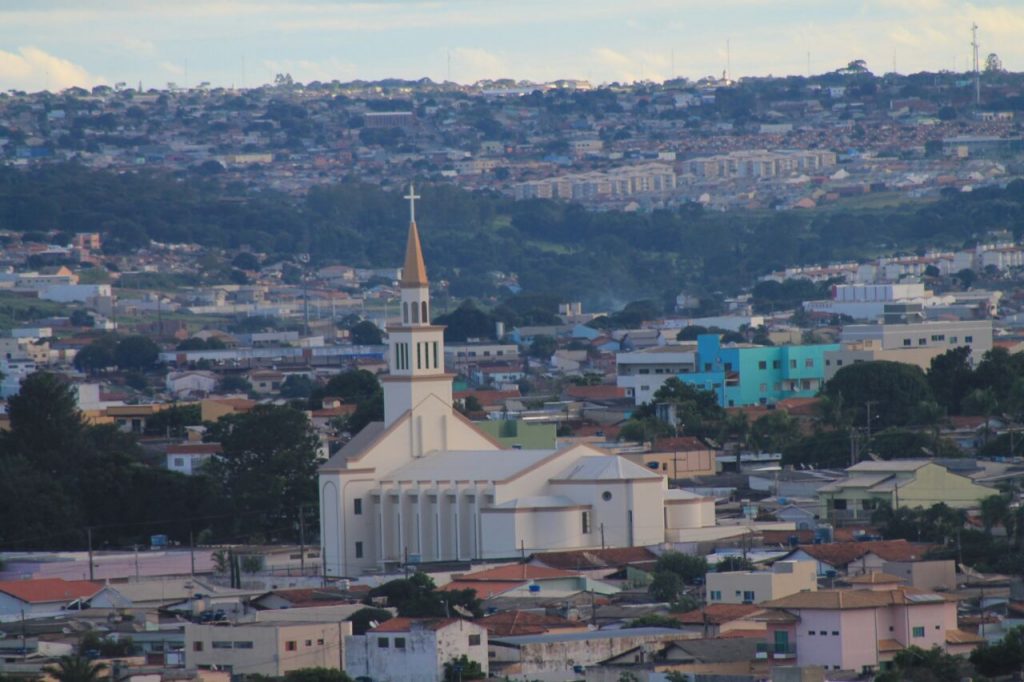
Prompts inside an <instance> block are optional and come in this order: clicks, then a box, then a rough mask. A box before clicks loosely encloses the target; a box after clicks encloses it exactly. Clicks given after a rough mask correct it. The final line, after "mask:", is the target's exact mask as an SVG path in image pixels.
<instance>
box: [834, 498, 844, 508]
mask: <svg viewBox="0 0 1024 682" xmlns="http://www.w3.org/2000/svg"><path fill="white" fill-rule="evenodd" d="M832 508H833V509H839V510H843V509H846V500H832Z"/></svg>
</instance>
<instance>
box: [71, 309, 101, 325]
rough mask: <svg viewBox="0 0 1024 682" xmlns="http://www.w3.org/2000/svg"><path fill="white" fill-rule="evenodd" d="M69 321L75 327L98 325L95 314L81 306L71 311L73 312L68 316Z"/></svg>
mask: <svg viewBox="0 0 1024 682" xmlns="http://www.w3.org/2000/svg"><path fill="white" fill-rule="evenodd" d="M68 322H70V323H71V324H72V326H74V327H93V326H95V325H96V320H95V319H94V318H93V316H92V315H90V314H89V312H88V311H86V310H82V309H81V308H75V309H74V310H72V311H71V314H70V315H69V316H68Z"/></svg>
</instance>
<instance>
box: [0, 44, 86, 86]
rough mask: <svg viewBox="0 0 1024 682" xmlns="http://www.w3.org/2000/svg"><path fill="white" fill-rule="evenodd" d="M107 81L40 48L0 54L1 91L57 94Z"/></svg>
mask: <svg viewBox="0 0 1024 682" xmlns="http://www.w3.org/2000/svg"><path fill="white" fill-rule="evenodd" d="M104 80H105V79H103V78H101V77H98V76H94V75H92V74H90V73H89V72H88V71H86V70H85V68H83V67H81V66H79V65H78V64H75V63H73V62H71V61H68V60H67V59H61V58H60V57H57V56H54V55H52V54H49V53H48V52H45V51H43V50H41V49H39V48H38V47H31V46H29V47H21V48H18V51H17V52H5V51H3V50H0V89H3V90H12V89H13V90H34V89H36V88H40V87H42V88H46V89H49V90H53V91H57V90H63V89H65V88H70V87H72V86H76V85H77V86H79V87H83V88H91V87H92V86H94V85H96V84H98V83H102V82H104Z"/></svg>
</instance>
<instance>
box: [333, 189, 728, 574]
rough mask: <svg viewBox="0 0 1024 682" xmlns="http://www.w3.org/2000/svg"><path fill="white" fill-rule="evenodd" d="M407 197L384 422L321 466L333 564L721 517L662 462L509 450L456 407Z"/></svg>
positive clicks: (658, 535)
mask: <svg viewBox="0 0 1024 682" xmlns="http://www.w3.org/2000/svg"><path fill="white" fill-rule="evenodd" d="M407 198H409V200H410V214H411V215H410V225H409V236H408V243H407V245H406V256H405V265H404V269H403V271H402V279H401V316H402V318H401V323H400V324H397V325H393V326H389V327H388V364H389V367H390V373H389V374H388V375H387V376H384V377H383V378H382V381H383V387H384V421H383V422H375V423H372V424H369V425H368V426H366V428H364V429H363V430H362V431H361V432H360V433H359V434H357V435H356V436H355V437H354V438H353V439H352V440H351V441H350V442H349V443H348V444H347V445H346V446H345V447H344V448H342V449H341V450H340V451H339V452H338V453H336V454H335V455H334V456H333V457H331V459H330V460H329V461H327V462H326V463H325V464H324V465H323V466H322V467H321V468H320V472H319V490H320V526H321V527H320V531H321V538H322V544H323V548H322V551H323V554H322V557H323V561H324V569H325V572H326V574H327V575H328V576H333V577H339V576H358V575H361V574H363V573H366V572H376V571H381V570H388V569H391V568H394V567H396V566H399V565H401V564H404V563H409V562H434V561H467V560H474V559H502V558H512V557H517V556H519V555H520V553H521V552H523V551H525V552H527V553H529V552H534V551H542V550H548V551H551V550H566V549H585V548H595V547H602V546H604V547H627V546H649V545H656V544H660V543H663V542H666V541H680V540H683V539H684V538H685V531H686V530H688V529H694V528H703V527H708V526H714V525H715V511H714V502H713V500H711V499H709V498H703V497H700V496H697V495H693V494H691V493H687V492H684V491H680V490H670V489H669V488H668V485H667V482H666V479H665V478H664V477H662V476H660V475H658V474H657V473H655V472H652V471H649V470H647V469H645V468H643V467H641V466H638V465H635V464H633V463H631V462H629V461H627V460H625V459H623V458H621V457H618V456H616V455H610V454H608V453H606V452H603V451H601V450H598V449H595V448H592V447H589V446H586V445H574V446H571V447H567V448H563V449H560V450H520V449H505V448H504V447H503V446H502V445H501V444H500V443H498V442H497V441H495V440H493V439H492V438H491V437H490V436H488V435H486V434H484V433H482V432H481V431H480V430H478V429H477V428H476V427H475V426H474V425H473V424H472V422H470V421H469V420H467V419H466V418H465V417H463V416H462V415H461V414H460V413H459V412H458V411H456V410H455V409H454V408H453V407H452V378H453V377H452V375H450V374H446V373H445V370H444V328H443V327H440V326H436V325H432V324H431V323H430V319H431V311H430V298H429V282H428V280H427V275H426V267H425V265H424V262H423V255H422V250H421V248H420V239H419V233H418V229H417V226H416V220H415V213H414V210H415V209H414V206H415V203H414V202H415V199H416V197H415V195H414V194H413V193H412V192H410V195H409V197H407Z"/></svg>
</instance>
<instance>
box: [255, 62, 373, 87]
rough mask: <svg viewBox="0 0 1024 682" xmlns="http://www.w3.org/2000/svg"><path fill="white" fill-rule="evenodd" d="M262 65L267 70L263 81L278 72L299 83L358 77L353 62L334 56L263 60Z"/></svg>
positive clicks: (270, 79) (271, 79)
mask: <svg viewBox="0 0 1024 682" xmlns="http://www.w3.org/2000/svg"><path fill="white" fill-rule="evenodd" d="M263 66H264V68H266V70H267V75H266V77H265V81H266V82H268V83H273V82H274V76H275V75H277V74H279V73H288V74H291V76H292V78H294V79H295V80H296V81H298V82H299V83H309V82H311V81H332V80H340V81H346V80H352V79H354V78H359V77H360V75H359V73H358V69H357V68H356V66H355V64H351V63H349V62H345V61H342V60H340V59H337V58H336V57H330V58H328V59H321V60H312V59H286V60H281V61H278V60H274V59H265V60H263Z"/></svg>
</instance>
